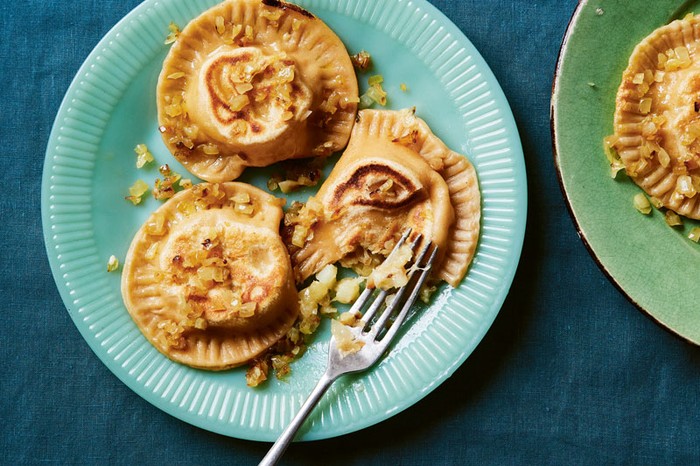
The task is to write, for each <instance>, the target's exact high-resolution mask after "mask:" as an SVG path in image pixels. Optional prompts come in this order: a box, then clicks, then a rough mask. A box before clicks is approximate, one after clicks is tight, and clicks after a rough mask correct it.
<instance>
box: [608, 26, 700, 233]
mask: <svg viewBox="0 0 700 466" xmlns="http://www.w3.org/2000/svg"><path fill="white" fill-rule="evenodd" d="M614 129H615V132H614V135H613V137H612V138H610V139H609V141H611V143H612V147H614V148H615V149H616V150H617V152H618V154H619V155H620V158H621V160H622V162H623V163H624V166H625V171H626V172H627V174H628V175H629V176H630V178H632V180H633V181H634V182H635V183H637V184H638V185H639V186H640V187H641V188H642V189H644V191H646V193H647V194H649V195H651V196H654V197H655V198H657V199H659V200H660V201H661V203H662V204H663V206H664V207H666V208H668V209H671V210H673V211H675V212H677V213H679V214H681V215H685V216H687V217H689V218H693V219H700V196H699V195H697V192H698V191H699V190H700V16H690V17H686V18H684V19H682V20H677V21H673V22H672V23H670V24H668V25H665V26H663V27H660V28H658V29H656V30H655V31H654V32H652V33H651V34H650V35H649V36H647V37H646V38H645V39H643V40H642V41H641V42H640V43H639V44H638V45H637V46H636V47H635V49H634V51H633V52H632V55H631V56H630V59H629V63H628V66H627V68H626V69H625V71H624V73H623V75H622V82H621V84H620V87H619V89H618V92H617V99H616V106H615V119H614Z"/></svg>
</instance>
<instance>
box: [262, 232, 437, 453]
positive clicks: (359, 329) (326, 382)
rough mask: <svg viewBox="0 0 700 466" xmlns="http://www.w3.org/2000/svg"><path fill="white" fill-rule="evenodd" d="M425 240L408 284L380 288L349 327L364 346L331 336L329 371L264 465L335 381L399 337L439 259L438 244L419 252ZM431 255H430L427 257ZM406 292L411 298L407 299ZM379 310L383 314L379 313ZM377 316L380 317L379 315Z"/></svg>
mask: <svg viewBox="0 0 700 466" xmlns="http://www.w3.org/2000/svg"><path fill="white" fill-rule="evenodd" d="M409 234H410V230H408V231H406V232H405V233H404V234H403V235H402V236H401V239H400V240H399V241H398V242H397V243H396V246H395V247H394V249H393V250H392V251H391V253H390V254H389V256H388V257H387V259H386V260H387V261H389V260H391V259H392V258H393V257H395V256H396V254H397V251H398V249H399V248H400V247H401V246H402V245H403V244H404V243H405V241H406V239H407V238H408V235H409ZM420 241H421V236H420V235H419V236H418V237H417V238H416V239H415V240H413V241H412V243H411V249H412V251H413V255H414V257H413V260H412V261H411V265H410V268H409V271H408V277H409V280H408V283H407V284H406V285H405V286H403V287H400V288H397V289H395V290H389V291H387V290H379V292H378V293H377V296H376V298H375V299H374V301H372V302H371V304H370V305H369V307H368V308H367V310H366V311H365V312H364V313H363V316H362V319H361V320H360V322H359V325H357V326H354V327H348V329H349V330H350V331H351V332H352V335H353V338H354V339H355V340H356V341H358V342H362V343H363V344H364V345H363V346H362V347H361V348H360V349H359V350H358V351H356V352H354V353H349V354H347V353H346V354H343V353H341V351H340V350H338V347H337V342H336V339H335V337H334V336H332V337H331V340H330V344H329V348H328V366H327V367H326V372H325V373H324V374H323V375H322V376H321V379H320V380H319V381H318V384H316V387H315V388H314V389H313V390H312V391H311V394H310V395H309V397H308V398H307V399H306V401H305V402H304V404H303V405H302V407H301V409H300V410H299V412H298V413H297V414H296V416H294V419H292V422H291V423H290V424H289V426H287V428H286V429H285V430H284V432H282V435H280V437H279V438H278V439H277V441H276V442H275V443H274V445H272V448H270V450H269V451H268V452H267V455H265V457H264V458H263V459H262V461H261V462H260V466H269V465H274V464H276V463H277V461H279V459H280V458H281V457H282V454H283V453H284V451H285V450H286V449H287V447H288V446H289V444H290V443H291V441H292V440H293V439H294V436H295V435H296V433H297V431H298V430H299V428H300V427H301V426H302V424H304V421H305V420H306V418H307V416H308V415H309V414H310V413H311V411H312V410H313V408H314V407H315V406H316V404H317V403H318V401H319V400H320V399H321V397H322V396H323V394H324V393H325V392H326V390H328V387H330V386H331V385H332V384H333V382H335V380H336V379H337V378H338V377H340V376H341V375H344V374H349V373H352V372H360V371H364V370H366V369H369V368H370V367H371V366H372V365H374V364H375V363H376V362H377V361H378V360H379V358H380V357H381V356H382V354H384V352H385V351H386V349H387V348H388V347H389V344H390V343H391V341H392V340H393V339H394V337H395V336H396V334H397V332H398V330H399V327H401V324H402V323H403V322H404V320H406V316H407V315H408V311H409V309H410V308H411V306H412V305H413V303H414V302H415V301H416V298H417V297H418V293H419V292H420V289H421V287H422V286H423V283H425V280H426V279H427V277H428V274H429V273H430V269H431V268H432V266H433V262H434V261H435V256H436V254H437V246H433V245H432V243H429V244H427V245H425V246H424V247H422V248H421V250H420V251H419V252H418V254H416V249H417V248H418V245H419V243H420ZM426 256H427V258H426ZM375 291H376V290H375V289H370V288H365V290H364V291H363V292H362V294H361V295H360V297H359V298H357V301H355V303H354V304H353V306H352V307H351V308H350V312H354V313H357V312H362V309H364V308H365V306H366V305H367V303H368V302H369V300H370V298H371V297H372V295H373V294H374V293H375ZM390 291H396V295H395V297H394V299H393V300H392V301H391V303H389V304H388V305H386V306H385V308H384V309H383V311H382V312H379V311H380V309H381V308H382V305H383V304H384V303H385V302H386V300H387V297H388V296H389V295H390ZM406 293H409V295H408V297H406V298H405V299H404V297H405V296H406ZM399 306H401V309H400V310H399V312H398V314H396V318H395V319H394V320H393V322H390V319H391V316H392V315H394V314H395V310H396V309H397V308H398V307H399ZM378 313H379V315H377V314H378ZM375 317H376V318H375Z"/></svg>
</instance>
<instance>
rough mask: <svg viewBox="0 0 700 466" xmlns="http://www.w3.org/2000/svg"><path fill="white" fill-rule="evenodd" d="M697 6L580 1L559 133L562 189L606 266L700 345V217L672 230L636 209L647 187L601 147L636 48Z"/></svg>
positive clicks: (659, 318)
mask: <svg viewBox="0 0 700 466" xmlns="http://www.w3.org/2000/svg"><path fill="white" fill-rule="evenodd" d="M692 9H695V11H696V12H700V1H696V0H693V1H686V2H680V1H677V0H657V1H654V2H647V1H645V0H629V1H625V2H620V1H605V0H600V1H595V2H589V1H582V2H581V3H579V5H578V8H577V9H576V11H575V12H574V15H573V18H572V20H571V23H570V25H569V28H568V31H567V33H566V36H565V38H564V42H563V44H562V47H561V52H560V55H559V62H558V65H557V71H556V76H555V81H554V86H553V93H552V133H553V136H554V150H555V163H556V166H557V169H558V172H559V179H560V182H561V187H562V189H563V192H564V194H565V197H566V199H567V201H568V204H569V208H570V211H571V213H572V215H573V218H574V221H575V222H576V226H577V228H578V230H579V233H580V236H581V238H582V239H583V240H584V242H585V244H586V246H587V247H588V248H589V250H590V251H591V253H592V255H593V257H594V258H595V259H596V261H597V262H598V264H599V266H600V267H601V269H602V270H603V271H604V272H605V273H606V274H607V275H608V277H609V278H610V279H611V280H612V282H613V283H614V284H615V285H617V287H618V288H619V289H620V290H621V291H622V292H623V293H624V294H625V295H626V296H627V297H628V298H629V299H630V301H631V302H633V303H634V304H635V305H636V306H637V307H638V308H639V309H640V310H642V311H643V312H644V313H646V314H647V315H648V316H649V317H651V318H652V319H653V320H654V321H655V322H657V323H658V324H660V325H661V326H662V327H664V328H666V329H668V330H670V331H671V332H673V333H675V334H676V335H679V336H680V337H682V338H683V339H685V340H687V341H689V342H692V343H695V344H700V306H698V302H700V288H699V287H698V286H697V271H698V267H699V265H700V246H699V245H698V244H695V243H693V242H692V241H690V240H689V239H688V238H687V236H688V233H689V232H690V229H691V228H693V227H696V226H698V225H700V222H697V221H690V220H686V221H685V225H684V227H683V228H678V229H672V228H669V227H668V226H667V225H666V223H665V221H664V216H663V214H662V213H661V212H658V211H654V212H653V213H652V215H650V216H644V215H642V214H640V213H639V212H637V211H636V210H635V209H634V207H633V204H632V198H633V197H634V195H635V194H637V193H639V192H642V191H641V190H640V189H639V188H638V187H637V186H636V185H635V184H634V183H633V182H632V181H631V180H629V179H628V178H627V177H626V176H625V175H624V173H620V174H618V176H617V179H616V180H613V179H612V178H611V177H610V168H609V165H608V163H607V160H606V158H605V155H604V153H603V138H604V137H605V136H607V135H609V134H611V133H612V131H613V112H614V109H615V95H616V93H617V88H618V86H619V85H620V80H621V78H622V71H623V70H624V69H625V68H626V67H627V63H628V60H629V56H630V54H631V53H632V50H633V49H634V47H635V45H636V44H637V43H639V42H640V41H641V40H642V39H643V38H644V37H646V36H647V35H649V34H650V33H651V32H652V31H653V30H654V29H656V28H658V27H660V26H662V25H664V24H666V23H668V22H669V21H670V20H671V19H674V18H680V17H682V16H684V15H685V14H686V13H687V12H689V11H691V10H692ZM611 312H614V310H613V309H611Z"/></svg>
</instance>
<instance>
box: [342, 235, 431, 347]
mask: <svg viewBox="0 0 700 466" xmlns="http://www.w3.org/2000/svg"><path fill="white" fill-rule="evenodd" d="M410 233H411V231H410V230H407V231H406V232H405V233H404V234H403V235H402V236H401V239H400V240H399V241H398V242H397V243H396V246H395V247H394V249H393V250H392V251H391V253H390V254H389V256H388V257H387V259H386V261H391V260H392V259H393V258H394V257H395V256H396V255H397V254H398V252H397V251H398V250H399V249H400V248H401V247H402V246H403V244H404V243H405V242H406V240H407V238H408V236H409V235H410ZM422 239H423V237H422V235H417V236H416V237H415V238H414V239H413V241H412V242H411V245H410V246H411V251H412V252H413V258H412V259H411V260H410V261H409V262H408V264H407V265H406V267H407V271H408V272H407V276H408V282H407V283H406V285H404V286H402V287H399V288H394V289H391V290H383V289H382V290H379V292H378V293H377V296H376V298H375V299H374V300H373V301H372V303H371V304H370V306H369V308H368V309H367V310H366V311H365V312H364V315H363V317H362V322H364V327H363V334H364V335H366V337H367V338H368V339H370V338H371V339H374V340H382V342H385V343H386V344H387V345H388V343H389V341H390V340H391V339H392V338H393V337H394V335H395V334H396V332H397V331H398V329H399V327H401V324H402V323H403V322H404V320H406V317H407V315H408V311H409V309H410V307H411V306H412V305H413V303H414V302H415V301H416V299H417V298H418V294H419V293H420V290H421V288H422V286H423V284H424V283H425V281H426V279H427V278H428V275H429V274H430V270H431V268H432V265H433V262H434V261H435V257H436V255H437V246H435V245H433V243H432V242H428V244H425V245H423V246H422V247H419V246H420V244H421V240H422ZM417 250H418V252H417V253H416V251H417ZM374 292H375V290H374V289H370V288H366V289H365V290H364V291H363V293H362V295H361V296H360V297H359V298H358V300H357V301H356V302H355V304H354V305H353V307H352V309H351V310H352V311H361V309H362V308H364V307H365V305H366V303H367V301H368V300H369V299H370V298H371V296H372V295H373V294H374ZM392 292H395V294H393V295H392V294H391V293H392ZM382 308H383V309H382ZM380 310H381V312H380ZM397 310H398V311H397ZM394 316H395V317H394ZM392 317H394V319H393V321H391V319H392Z"/></svg>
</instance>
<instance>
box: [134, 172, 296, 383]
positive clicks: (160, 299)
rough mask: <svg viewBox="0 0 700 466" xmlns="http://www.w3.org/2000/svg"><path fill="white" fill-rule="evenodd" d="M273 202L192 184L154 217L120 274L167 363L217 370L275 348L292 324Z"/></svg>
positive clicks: (291, 293) (278, 214) (292, 298)
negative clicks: (274, 345)
mask: <svg viewBox="0 0 700 466" xmlns="http://www.w3.org/2000/svg"><path fill="white" fill-rule="evenodd" d="M281 204H282V201H280V200H279V199H276V198H275V197H273V196H271V195H269V194H267V193H265V192H264V191H261V190H259V189H257V188H255V187H253V186H250V185H247V184H242V183H236V182H229V183H222V184H209V183H202V184H198V185H195V186H193V187H192V188H190V189H188V190H186V191H181V192H179V193H177V194H176V195H175V196H173V197H172V198H171V199H169V200H168V201H167V202H166V203H165V204H163V205H162V206H161V207H160V208H159V209H157V210H156V211H155V212H154V213H153V214H152V215H151V216H150V217H149V218H148V219H147V220H146V222H145V223H144V224H143V226H142V227H141V228H140V229H139V231H138V232H137V233H136V236H135V237H134V239H133V241H132V243H131V247H130V249H129V252H128V254H127V257H126V261H125V264H124V271H123V274H122V295H123V298H124V303H125V304H126V307H127V309H128V311H129V313H130V314H131V317H132V318H133V319H134V321H135V322H136V324H137V326H138V327H139V329H140V330H141V332H142V333H143V334H144V335H145V336H146V338H147V339H148V340H149V341H150V342H151V343H152V344H153V345H154V346H155V347H156V348H157V349H158V350H159V351H160V352H162V353H163V354H165V355H166V356H167V357H169V358H170V359H172V360H174V361H177V362H180V363H183V364H187V365H189V366H192V367H197V368H203V369H210V370H221V369H227V368H230V367H235V366H237V365H240V364H243V363H245V362H247V361H249V360H251V359H253V358H255V357H256V356H258V355H259V354H261V353H262V352H264V351H265V350H266V349H268V348H269V347H270V346H272V345H273V344H274V343H276V342H277V341H278V340H279V339H280V338H282V337H283V336H284V335H285V334H286V333H287V331H288V330H289V328H290V327H291V326H292V324H293V323H294V321H295V319H296V317H297V314H298V312H299V311H298V300H297V297H296V289H295V287H294V279H293V273H292V268H291V263H290V260H289V255H288V253H287V250H286V247H285V246H284V243H283V242H282V240H281V237H280V235H279V225H280V221H281V219H282V215H283V214H282V208H281Z"/></svg>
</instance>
